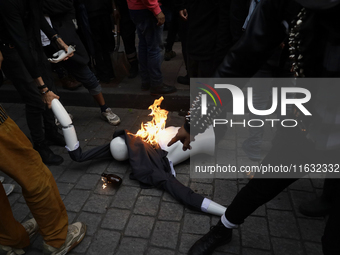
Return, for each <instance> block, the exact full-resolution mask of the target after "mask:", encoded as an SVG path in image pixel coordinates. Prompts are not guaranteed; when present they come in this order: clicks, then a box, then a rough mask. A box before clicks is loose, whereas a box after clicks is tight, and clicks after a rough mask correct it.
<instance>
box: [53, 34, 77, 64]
mask: <svg viewBox="0 0 340 255" xmlns="http://www.w3.org/2000/svg"><path fill="white" fill-rule="evenodd" d="M56 42H57V45H58V48H59V49H61V50H64V51H65V53H67V52H68V47H69V46H68V45H67V44H66V43H65V42H64V41H63V39H61V38H60V37H59V38H58V39H57V41H56ZM73 55H74V54H73V53H71V54H69V55H68V56H67V57H66V58H64V59H63V60H64V61H65V60H68V59H69V58H70V57H72V56H73Z"/></svg>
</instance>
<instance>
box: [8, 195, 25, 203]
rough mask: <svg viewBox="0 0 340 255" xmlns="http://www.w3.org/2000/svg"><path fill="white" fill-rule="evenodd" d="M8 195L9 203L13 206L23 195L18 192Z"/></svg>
mask: <svg viewBox="0 0 340 255" xmlns="http://www.w3.org/2000/svg"><path fill="white" fill-rule="evenodd" d="M7 197H8V201H9V204H10V205H11V206H13V205H14V203H15V202H16V201H17V200H18V199H19V198H21V197H22V195H20V194H18V193H11V194H10V195H9V196H7Z"/></svg>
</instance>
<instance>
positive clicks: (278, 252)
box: [271, 237, 304, 255]
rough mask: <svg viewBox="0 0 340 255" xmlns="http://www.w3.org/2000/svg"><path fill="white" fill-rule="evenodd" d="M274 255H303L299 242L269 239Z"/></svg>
mask: <svg viewBox="0 0 340 255" xmlns="http://www.w3.org/2000/svg"><path fill="white" fill-rule="evenodd" d="M271 242H272V245H273V250H274V254H275V255H287V254H294V255H304V251H303V247H302V244H301V242H299V241H296V240H289V239H283V238H275V237H273V238H271Z"/></svg>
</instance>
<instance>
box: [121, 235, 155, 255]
mask: <svg viewBox="0 0 340 255" xmlns="http://www.w3.org/2000/svg"><path fill="white" fill-rule="evenodd" d="M147 244H148V241H147V240H144V239H140V238H131V237H123V239H122V240H121V242H120V244H119V247H118V251H117V253H115V254H116V255H137V254H144V252H145V251H146V249H147Z"/></svg>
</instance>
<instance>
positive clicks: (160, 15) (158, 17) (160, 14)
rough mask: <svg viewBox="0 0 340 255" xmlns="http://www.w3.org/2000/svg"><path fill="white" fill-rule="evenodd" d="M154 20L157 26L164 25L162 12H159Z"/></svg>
mask: <svg viewBox="0 0 340 255" xmlns="http://www.w3.org/2000/svg"><path fill="white" fill-rule="evenodd" d="M156 19H157V21H158V22H157V26H161V25H163V24H164V22H165V16H164V13H163V12H160V13H158V14H157V15H156Z"/></svg>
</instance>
